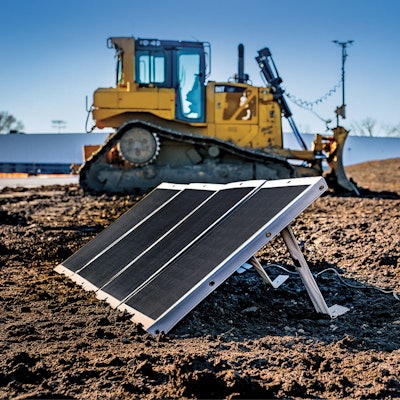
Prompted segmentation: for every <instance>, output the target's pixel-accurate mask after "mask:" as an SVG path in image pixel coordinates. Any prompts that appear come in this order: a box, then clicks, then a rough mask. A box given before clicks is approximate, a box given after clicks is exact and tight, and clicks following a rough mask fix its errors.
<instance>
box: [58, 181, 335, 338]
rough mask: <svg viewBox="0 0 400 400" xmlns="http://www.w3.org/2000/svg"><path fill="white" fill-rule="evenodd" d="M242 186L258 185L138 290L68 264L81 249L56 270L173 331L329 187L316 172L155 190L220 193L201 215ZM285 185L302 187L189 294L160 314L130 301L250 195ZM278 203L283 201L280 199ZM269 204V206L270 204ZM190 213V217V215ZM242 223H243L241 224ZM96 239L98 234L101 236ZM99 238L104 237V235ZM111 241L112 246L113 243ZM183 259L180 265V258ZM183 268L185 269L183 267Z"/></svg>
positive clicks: (153, 327) (150, 326)
mask: <svg viewBox="0 0 400 400" xmlns="http://www.w3.org/2000/svg"><path fill="white" fill-rule="evenodd" d="M238 187H250V188H252V190H251V191H249V193H248V194H247V195H246V196H244V197H243V199H242V200H240V201H238V202H237V203H235V205H234V206H233V207H231V208H230V209H229V210H228V211H227V212H226V213H224V214H223V215H221V216H219V217H218V218H216V220H215V221H214V222H213V223H212V224H210V225H209V227H208V228H207V229H205V230H204V231H203V232H202V234H201V235H199V237H196V238H195V239H194V240H193V241H192V242H190V243H189V244H187V245H186V247H184V248H182V249H181V251H180V252H179V254H174V255H172V258H171V259H172V260H173V261H172V262H170V263H167V264H166V266H165V265H160V268H159V269H158V270H156V272H155V273H154V274H153V275H152V276H151V277H150V278H151V279H150V278H148V280H144V282H143V283H142V285H141V286H140V287H138V288H139V289H138V288H136V289H135V290H134V291H133V292H131V293H130V294H129V295H128V296H126V297H125V298H123V299H121V298H116V297H115V293H112V292H107V291H105V290H103V289H104V287H106V286H107V285H105V286H104V285H103V286H102V287H99V286H98V285H96V284H94V283H93V282H91V281H90V280H88V279H85V277H83V276H81V275H80V273H82V271H84V269H85V265H86V264H85V265H84V266H82V267H81V268H78V269H76V268H75V270H73V271H71V269H69V268H68V267H67V266H66V265H68V263H71V259H73V257H74V256H75V257H77V256H76V254H77V253H75V255H73V256H72V257H70V258H69V259H68V260H66V261H65V262H64V263H63V264H60V265H59V266H57V268H56V271H58V272H60V273H64V274H66V275H68V276H69V277H70V278H71V279H72V280H74V281H75V282H77V283H79V284H81V285H82V286H83V287H84V289H86V290H93V291H95V292H96V296H97V297H98V298H99V299H105V300H106V301H107V302H108V303H109V304H110V305H111V306H112V307H114V308H117V309H119V310H122V311H127V312H129V313H130V314H132V320H133V321H135V322H138V323H141V324H142V325H143V327H144V328H145V329H146V330H147V331H148V332H150V333H152V334H158V333H160V332H168V331H169V330H170V329H171V328H172V327H173V326H174V325H175V324H176V323H177V322H179V320H181V319H182V318H183V317H184V316H185V315H186V314H187V313H189V312H190V311H191V310H192V309H193V308H194V307H195V306H196V305H197V304H199V303H200V302H201V301H202V300H203V299H204V298H205V297H206V296H208V295H209V294H210V293H211V292H212V291H213V290H215V289H216V288H217V287H218V286H219V285H220V284H221V283H223V282H224V281H225V280H226V279H227V278H228V277H229V276H230V275H232V274H233V273H234V272H235V271H236V270H237V269H238V268H239V267H240V266H241V265H242V264H243V263H245V262H246V261H248V260H249V259H250V258H251V257H252V256H253V255H254V254H255V253H256V252H257V251H259V250H260V249H261V248H262V247H263V246H264V245H265V244H266V243H268V242H269V241H270V240H271V239H272V238H273V237H275V236H276V235H277V234H279V233H280V232H281V231H282V230H283V229H285V228H286V227H287V226H289V224H290V223H291V221H292V220H293V219H294V218H296V217H297V216H298V215H299V214H300V213H301V212H302V211H304V209H306V208H307V207H308V206H309V205H310V204H311V203H312V202H314V201H315V200H316V199H317V198H318V197H319V196H320V195H321V194H322V193H323V192H325V191H326V190H327V185H326V182H325V180H324V179H323V178H321V177H310V178H296V179H283V180H274V181H246V182H234V183H231V184H227V185H214V184H189V185H175V184H167V183H164V184H161V185H160V186H158V187H157V188H156V189H155V191H157V190H175V191H176V193H175V194H174V196H172V198H171V199H169V200H168V201H167V203H165V204H168V203H170V205H174V199H175V200H176V199H178V198H179V195H180V194H181V193H182V192H183V191H185V190H189V191H190V190H195V191H196V190H209V191H213V192H214V194H213V195H212V196H210V197H209V198H208V199H207V200H206V201H205V202H204V203H202V204H201V205H200V206H199V207H198V208H194V209H193V212H192V213H190V215H195V214H194V213H195V212H196V211H195V210H202V207H206V206H207V202H208V201H209V200H210V198H212V197H213V196H215V193H219V192H221V191H227V192H226V193H229V190H233V189H235V188H238ZM285 188H286V189H287V190H289V191H290V190H292V191H293V190H295V189H294V188H296V190H298V192H296V193H295V194H294V195H293V199H291V200H290V201H288V202H287V203H285V202H284V201H283V203H285V204H284V205H282V207H281V208H280V209H279V210H275V211H274V212H273V216H272V217H271V218H269V219H268V221H264V222H263V223H261V224H260V226H259V228H257V229H256V230H255V231H254V232H253V231H252V232H251V234H249V236H248V237H247V238H246V239H245V240H244V241H243V242H242V243H241V244H240V245H239V246H236V247H235V249H234V250H233V251H231V250H230V251H229V253H228V254H226V255H223V257H224V258H223V260H221V261H219V262H218V263H217V264H216V265H212V267H211V270H208V271H207V272H205V271H200V272H201V273H202V275H201V274H200V278H201V279H198V280H197V281H196V282H195V283H194V284H193V286H191V288H190V289H189V290H186V289H185V290H186V291H185V292H184V293H183V295H182V296H181V295H179V296H180V297H179V298H178V299H177V300H176V301H174V302H173V304H171V305H168V307H167V308H166V309H165V310H164V311H163V312H161V313H159V312H158V314H157V313H155V312H154V313H153V314H154V316H151V315H149V314H152V313H146V312H142V311H143V309H142V310H140V309H137V308H134V307H132V306H131V305H129V304H128V303H130V302H131V303H132V304H134V301H136V299H137V298H138V297H136V298H135V296H138V294H141V291H142V294H143V293H145V292H146V290H149V288H150V287H151V285H152V284H154V282H156V281H157V279H160V277H163V276H164V275H165V274H167V272H168V271H169V270H168V268H170V266H171V265H174V264H173V263H174V262H175V260H179V257H183V256H185V255H188V254H189V253H190V252H191V251H195V247H196V246H201V245H202V243H205V242H206V241H207V240H208V239H207V238H208V237H211V236H212V235H211V233H212V232H213V230H218V229H220V230H221V232H222V233H223V227H224V226H225V225H227V226H228V225H229V223H232V222H234V220H233V218H234V216H235V215H236V216H237V215H239V216H240V212H241V211H240V210H241V207H242V206H243V208H244V207H245V206H246V205H247V206H249V205H250V204H251V203H250V201H252V200H253V201H255V199H256V197H254V196H256V195H257V193H260V194H259V195H262V194H263V193H267V192H264V191H266V190H269V191H270V193H272V192H273V191H274V190H275V191H278V192H280V193H282V189H284V190H283V191H285V190H286V189H285ZM299 188H300V189H299ZM287 190H286V191H287ZM153 192H154V191H153ZM153 192H152V193H153ZM292 194H293V193H292ZM146 198H147V197H146ZM146 198H144V200H142V202H144V203H145V202H146ZM276 201H277V199H275V203H276ZM278 203H279V202H278ZM139 204H140V203H139ZM165 204H163V205H160V206H159V207H158V208H155V209H154V210H153V211H152V212H150V214H149V215H147V216H145V217H144V218H143V221H141V222H140V223H138V224H136V225H135V226H133V227H131V228H130V229H128V230H127V232H128V231H129V232H130V233H135V230H136V229H137V227H138V226H140V225H141V224H143V223H145V222H146V221H150V220H152V219H153V220H154V219H156V218H157V213H159V211H160V210H162V209H163V207H165ZM209 204H211V203H209ZM275 206H276V207H277V205H275ZM266 207H268V205H267V204H266ZM278 208H279V207H278ZM134 210H135V207H133V208H132V209H131V210H129V211H128V213H129V212H131V213H134V212H135V211H134ZM249 210H250V209H249ZM203 211H204V210H203ZM235 213H236V214H235ZM238 213H239V214H238ZM255 217H257V216H255ZM121 218H122V221H123V219H124V218H126V217H124V216H122V217H121ZM187 218H190V216H189V217H187ZM184 220H185V218H184V219H182V220H180V221H178V222H177V225H176V226H178V227H179V226H180V224H182V223H184V222H183V221H184ZM118 221H120V219H118V220H117V221H116V222H115V223H114V224H113V225H115V224H117V225H116V226H117V227H118V223H119V222H118ZM229 221H230V222H229ZM194 222H195V221H194ZM113 225H112V226H113ZM237 228H238V229H240V227H237ZM112 229H114V230H115V231H116V232H118V229H116V228H112ZM174 229H177V228H176V227H174V228H171V231H169V233H166V236H165V237H167V236H168V234H171V232H174ZM230 230H232V229H230ZM178 231H179V229H177V230H176V231H175V232H178ZM130 233H126V232H125V233H124V235H125V234H126V235H129V234H130ZM229 234H230V232H229ZM103 236H104V235H103ZM228 236H229V235H228ZM177 239H179V238H177ZM94 240H96V238H95V239H94ZM98 240H101V237H100V239H98ZM120 240H121V239H120V238H116V240H115V241H114V242H117V243H118V241H120ZM160 240H161V241H160V243H162V241H163V238H161V239H160ZM108 246H110V244H109V245H108ZM81 250H82V251H83V253H84V252H85V247H83V248H82V249H81ZM107 251H108V250H106V249H103V253H105V252H107ZM78 252H79V251H78ZM206 256H207V255H206ZM98 257H101V254H100V255H98ZM132 265H133V268H134V266H135V261H133V262H132ZM177 265H178V266H179V264H178V263H177ZM191 267H192V266H191ZM193 267H194V266H193ZM129 268H130V267H129ZM182 268H183V267H182ZM171 270H172V268H171ZM182 271H184V270H183V269H182ZM118 272H120V271H118ZM196 273H197V272H196ZM182 275H183V274H182ZM160 282H164V283H165V281H162V280H160ZM171 290H174V287H172V288H171ZM151 300H152V298H151V297H150V298H149V301H151ZM156 314H157V315H156Z"/></svg>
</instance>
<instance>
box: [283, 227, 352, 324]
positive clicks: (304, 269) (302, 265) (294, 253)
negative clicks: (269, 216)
mask: <svg viewBox="0 0 400 400" xmlns="http://www.w3.org/2000/svg"><path fill="white" fill-rule="evenodd" d="M281 235H282V238H283V241H284V242H285V245H286V247H287V248H288V250H289V253H290V255H291V257H292V259H293V261H294V263H295V266H296V270H297V272H298V273H299V274H300V278H301V280H302V281H303V283H304V285H305V287H306V289H307V292H308V295H309V296H310V298H311V301H312V303H313V305H314V307H315V309H316V311H317V312H319V313H322V314H327V315H329V316H330V317H331V318H335V317H337V316H339V315H342V314H344V313H345V312H347V311H349V309H348V308H347V307H342V306H339V305H334V306H332V307H328V306H327V305H326V303H325V300H324V298H323V296H322V294H321V292H320V290H319V288H318V286H317V282H316V281H315V279H314V277H313V275H312V273H311V271H310V268H309V267H308V264H307V261H306V260H305V258H304V256H303V253H302V252H301V250H300V247H299V245H298V244H297V241H296V238H295V236H294V233H293V230H292V228H291V227H290V225H288V226H287V227H286V228H285V229H283V230H282V231H281Z"/></svg>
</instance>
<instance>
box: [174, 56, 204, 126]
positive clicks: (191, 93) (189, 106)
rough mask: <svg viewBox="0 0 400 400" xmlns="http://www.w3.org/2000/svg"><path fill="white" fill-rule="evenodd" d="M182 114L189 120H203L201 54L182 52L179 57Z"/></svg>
mask: <svg viewBox="0 0 400 400" xmlns="http://www.w3.org/2000/svg"><path fill="white" fill-rule="evenodd" d="M178 77H179V92H180V93H179V94H180V96H179V97H180V101H181V108H182V109H181V112H182V114H183V115H184V117H185V118H187V119H193V120H201V119H202V118H203V109H204V107H203V105H202V103H203V89H204V88H203V79H202V75H201V65H200V54H198V53H190V52H185V51H182V52H180V53H179V55H178Z"/></svg>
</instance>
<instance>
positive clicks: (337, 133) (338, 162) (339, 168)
mask: <svg viewBox="0 0 400 400" xmlns="http://www.w3.org/2000/svg"><path fill="white" fill-rule="evenodd" d="M332 130H333V142H332V144H331V147H332V148H331V151H330V154H329V157H328V159H327V162H328V164H329V166H330V167H331V171H330V172H329V173H328V174H327V175H326V176H325V178H326V180H327V181H328V182H329V186H331V187H334V188H335V189H338V190H339V191H349V192H354V193H355V194H356V195H357V196H359V195H360V192H359V190H358V189H357V186H356V185H355V184H354V183H353V182H351V181H350V180H349V179H348V178H347V176H346V172H345V170H344V166H343V149H344V143H345V141H346V139H347V136H348V134H349V131H347V130H346V129H345V128H343V127H342V126H337V127H336V128H333V129H332Z"/></svg>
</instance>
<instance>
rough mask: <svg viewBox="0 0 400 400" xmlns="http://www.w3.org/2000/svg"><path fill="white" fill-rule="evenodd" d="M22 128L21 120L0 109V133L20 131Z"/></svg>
mask: <svg viewBox="0 0 400 400" xmlns="http://www.w3.org/2000/svg"><path fill="white" fill-rule="evenodd" d="M22 129H24V125H23V123H22V122H21V121H18V120H17V119H16V118H15V117H14V116H13V115H11V114H9V113H8V112H6V111H0V133H10V132H13V131H14V132H15V131H16V132H20V131H21V130H22Z"/></svg>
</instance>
